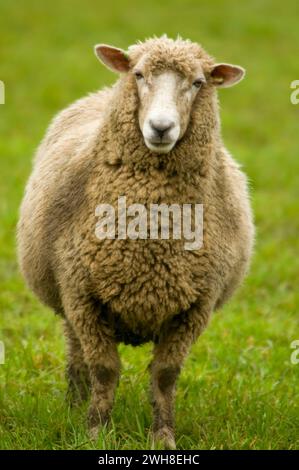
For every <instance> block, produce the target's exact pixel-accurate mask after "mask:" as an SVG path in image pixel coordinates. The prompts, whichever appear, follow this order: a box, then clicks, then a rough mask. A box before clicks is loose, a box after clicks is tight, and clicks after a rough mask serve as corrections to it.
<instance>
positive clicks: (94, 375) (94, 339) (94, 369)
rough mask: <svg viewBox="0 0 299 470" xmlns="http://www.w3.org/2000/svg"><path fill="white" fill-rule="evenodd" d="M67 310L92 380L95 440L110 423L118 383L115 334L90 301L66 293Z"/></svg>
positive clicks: (91, 414) (91, 415)
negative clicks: (102, 428) (101, 429)
mask: <svg viewBox="0 0 299 470" xmlns="http://www.w3.org/2000/svg"><path fill="white" fill-rule="evenodd" d="M64 310H65V313H66V316H67V319H68V321H69V323H70V324H71V326H72V328H73V330H74V332H75V334H76V336H77V337H78V339H79V341H80V344H81V347H82V351H83V357H84V362H85V363H86V364H87V366H88V369H89V375H90V380H91V401H90V406H89V412H88V427H89V430H90V435H91V437H92V438H93V439H96V438H97V436H98V432H99V429H100V427H101V426H103V425H105V424H107V423H108V421H109V418H110V414H111V410H112V406H113V400H114V393H115V388H116V385H117V383H118V377H119V370H120V361H119V356H118V352H117V345H116V343H115V341H114V336H113V332H112V331H111V330H110V328H109V326H108V325H106V324H104V323H103V322H102V321H101V317H100V313H101V312H100V306H99V305H98V304H96V303H94V302H93V301H92V300H91V299H90V298H85V297H83V296H77V295H75V296H72V295H70V294H67V293H65V300H64Z"/></svg>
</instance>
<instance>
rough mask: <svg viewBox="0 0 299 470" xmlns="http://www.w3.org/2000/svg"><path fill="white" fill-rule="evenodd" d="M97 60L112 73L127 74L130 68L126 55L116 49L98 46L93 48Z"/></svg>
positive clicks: (105, 45)
mask: <svg viewBox="0 0 299 470" xmlns="http://www.w3.org/2000/svg"><path fill="white" fill-rule="evenodd" d="M94 51H95V54H96V56H97V58H98V59H99V60H100V61H101V62H103V64H104V65H106V67H108V69H110V70H112V72H118V73H120V72H121V73H122V72H127V71H128V70H129V68H130V66H129V58H128V54H127V53H126V52H125V51H123V50H122V49H118V48H117V47H113V46H108V45H107V44H98V45H97V46H95V48H94Z"/></svg>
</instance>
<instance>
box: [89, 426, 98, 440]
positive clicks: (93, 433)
mask: <svg viewBox="0 0 299 470" xmlns="http://www.w3.org/2000/svg"><path fill="white" fill-rule="evenodd" d="M100 430H101V426H93V427H92V428H89V429H88V435H89V438H90V440H91V441H92V442H94V443H95V442H97V440H98V437H99V433H100Z"/></svg>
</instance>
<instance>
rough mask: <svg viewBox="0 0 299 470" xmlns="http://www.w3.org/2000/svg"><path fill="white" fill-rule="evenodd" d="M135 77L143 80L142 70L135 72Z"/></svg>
mask: <svg viewBox="0 0 299 470" xmlns="http://www.w3.org/2000/svg"><path fill="white" fill-rule="evenodd" d="M135 77H136V80H141V78H143V75H142V73H141V72H135Z"/></svg>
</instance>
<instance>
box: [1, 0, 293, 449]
mask: <svg viewBox="0 0 299 470" xmlns="http://www.w3.org/2000/svg"><path fill="white" fill-rule="evenodd" d="M101 4H102V6H101ZM297 7H298V2H297V1H296V0H294V1H293V0H286V1H285V2H281V1H279V0H275V1H270V0H269V1H266V0H254V1H252V2H240V1H237V0H226V1H223V2H221V1H219V0H214V1H213V2H211V1H208V0H205V1H201V2H198V1H196V0H194V1H193V0H186V1H184V2H180V1H179V0H172V1H170V0H166V1H163V2H161V1H160V0H151V1H145V2H141V3H140V2H139V1H137V0H134V1H128V0H127V1H126V2H121V1H112V2H108V3H107V2H106V3H105V2H99V1H96V0H86V1H85V2H79V1H78V0H73V1H72V2H68V1H66V0H59V1H58V0H52V1H51V2H39V1H37V0H36V1H34V0H26V1H25V0H19V1H18V2H11V1H10V0H2V1H1V5H0V43H1V49H0V64H1V68H0V79H1V80H3V81H4V82H5V84H6V104H5V105H1V106H0V135H1V139H0V158H1V174H0V211H1V222H0V257H1V261H0V281H1V292H0V312H1V318H0V340H2V341H4V343H5V347H6V363H5V364H4V365H0V448H1V449H12V448H14V449H77V448H80V449H91V448H94V446H93V445H92V444H91V442H90V441H89V440H88V437H87V434H86V431H85V425H84V424H85V423H84V416H85V411H84V407H83V408H82V409H77V410H70V409H69V408H68V406H67V403H66V402H65V389H66V383H65V380H64V354H65V353H64V342H63V337H62V329H61V324H60V321H59V318H57V317H55V316H54V315H53V314H52V312H50V311H49V310H47V309H46V308H45V307H43V306H41V305H40V304H39V303H38V301H37V300H35V299H34V298H33V296H32V295H31V294H30V293H29V292H28V290H27V289H26V288H25V286H24V283H23V281H22V279H21V277H20V275H19V272H18V267H17V262H16V256H15V226H16V222H17V217H18V207H19V204H20V200H21V198H22V193H23V188H24V184H25V182H26V179H27V177H28V175H29V173H30V168H31V158H32V154H33V152H34V149H35V147H36V146H37V144H38V142H39V140H40V139H41V137H42V135H43V133H44V131H45V128H46V126H47V124H48V122H49V119H50V118H51V117H52V115H53V114H54V113H55V112H57V111H58V110H59V109H61V108H63V107H65V106H66V105H67V104H68V103H70V102H71V101H73V100H75V99H76V98H78V97H80V96H82V95H84V94H86V93H87V92H89V91H93V90H96V89H97V88H100V87H102V86H103V85H105V84H109V83H112V82H113V80H114V79H115V77H114V76H113V75H112V74H111V73H110V72H108V71H106V70H105V69H104V68H103V67H101V66H100V64H99V63H98V62H97V61H96V59H95V57H94V55H93V51H92V46H93V44H95V43H97V42H106V43H112V44H114V45H117V46H120V47H124V48H126V47H127V46H128V45H129V44H131V43H133V42H134V41H135V40H136V39H142V38H144V37H148V36H150V35H152V34H162V33H164V32H167V33H168V34H169V35H170V36H175V35H176V34H177V33H180V34H181V35H182V36H183V37H190V38H191V39H193V40H196V41H198V42H201V43H202V44H203V45H204V46H205V47H206V48H207V50H208V51H209V52H210V53H211V54H213V55H214V56H215V57H216V58H217V60H219V61H225V62H233V63H239V64H240V65H243V66H244V67H245V68H246V69H247V78H246V80H245V81H243V82H242V84H240V85H239V86H237V87H235V88H233V89H231V90H223V91H221V92H220V93H219V94H220V100H221V104H222V125H223V134H224V139H225V142H226V144H227V146H228V148H229V149H230V150H231V151H232V153H233V155H234V156H235V157H236V158H237V160H238V161H239V162H241V163H242V164H243V166H244V169H245V171H246V173H247V174H248V176H249V178H250V181H251V190H252V202H253V207H254V212H255V217H256V225H257V243H256V253H255V257H254V260H253V264H252V269H251V272H250V275H249V277H248V279H247V281H246V283H245V284H244V286H243V287H242V288H241V289H240V290H239V292H238V293H237V295H236V296H235V297H234V299H233V300H232V301H231V302H230V303H229V304H228V305H227V306H226V307H225V308H224V309H223V310H222V311H221V312H219V313H217V314H215V316H214V318H213V320H212V322H211V324H210V326H209V328H208V330H207V331H206V332H205V334H204V335H203V336H202V338H201V339H200V340H199V341H198V342H197V344H196V345H195V346H194V347H193V349H192V353H191V355H190V357H189V358H188V360H187V362H186V365H185V368H184V371H183V373H182V376H181V378H180V381H179V384H178V394H177V406H176V408H177V413H176V421H177V443H178V447H179V448H181V449H197V448H202V449H227V448H230V449H279V448H283V449H295V448H297V449H298V448H299V435H298V426H299V412H298V411H299V410H298V391H299V380H298V378H299V365H297V366H296V365H292V364H291V362H290V354H291V352H292V350H291V349H290V343H291V341H293V340H294V339H299V325H298V312H299V290H298V284H299V257H298V252H299V241H298V239H299V238H298V233H299V217H298V196H299V193H298V187H299V176H298V175H299V158H298V117H299V105H298V106H294V105H292V104H291V103H290V82H291V81H292V80H294V79H298V78H299V77H298V44H299V30H298V15H297ZM150 353H151V348H150V345H147V346H145V347H142V348H137V349H133V348H130V347H121V355H122V361H123V376H122V380H121V383H120V387H119V389H118V393H117V398H116V404H115V409H114V413H113V420H114V428H113V429H112V430H111V431H109V432H106V433H103V435H102V436H101V437H100V439H99V443H98V446H97V447H98V448H105V449H143V448H149V447H150V442H149V440H148V437H147V436H148V430H149V427H150V423H151V410H150V405H149V402H148V391H147V386H148V376H147V372H146V367H147V365H148V363H149V361H150Z"/></svg>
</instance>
